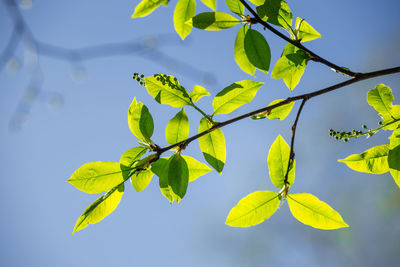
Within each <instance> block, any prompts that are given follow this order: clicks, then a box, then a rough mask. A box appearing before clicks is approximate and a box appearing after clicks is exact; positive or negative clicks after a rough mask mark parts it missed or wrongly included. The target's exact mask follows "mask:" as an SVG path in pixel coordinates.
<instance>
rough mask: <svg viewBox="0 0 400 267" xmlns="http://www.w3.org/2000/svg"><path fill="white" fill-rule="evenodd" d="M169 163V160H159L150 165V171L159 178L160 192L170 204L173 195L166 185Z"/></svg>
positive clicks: (172, 200)
mask: <svg viewBox="0 0 400 267" xmlns="http://www.w3.org/2000/svg"><path fill="white" fill-rule="evenodd" d="M169 163H170V161H169V158H160V159H158V160H157V161H155V162H153V163H152V164H151V171H152V172H153V173H155V174H156V175H157V176H158V177H159V185H160V191H161V193H162V194H163V195H164V196H165V197H166V198H167V199H168V201H169V202H170V203H171V204H172V202H174V199H175V194H174V192H172V189H171V187H170V186H169V183H168V170H169Z"/></svg>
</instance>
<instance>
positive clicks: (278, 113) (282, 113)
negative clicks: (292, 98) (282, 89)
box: [251, 99, 294, 120]
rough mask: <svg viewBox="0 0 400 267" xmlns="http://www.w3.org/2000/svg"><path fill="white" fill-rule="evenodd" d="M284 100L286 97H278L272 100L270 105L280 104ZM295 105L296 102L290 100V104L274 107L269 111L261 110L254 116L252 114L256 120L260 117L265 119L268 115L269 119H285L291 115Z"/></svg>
mask: <svg viewBox="0 0 400 267" xmlns="http://www.w3.org/2000/svg"><path fill="white" fill-rule="evenodd" d="M284 100H285V99H276V100H274V101H272V102H271V103H269V104H268V107H269V106H272V105H275V104H278V103H280V102H282V101H284ZM293 106H294V102H289V103H288V104H285V105H282V106H279V107H277V108H274V109H273V110H271V111H269V112H267V111H266V112H261V113H258V114H256V115H253V116H251V118H252V119H254V120H258V119H264V118H266V117H268V119H270V120H273V119H279V120H284V119H285V118H286V117H287V116H288V115H289V113H290V111H291V110H292V108H293Z"/></svg>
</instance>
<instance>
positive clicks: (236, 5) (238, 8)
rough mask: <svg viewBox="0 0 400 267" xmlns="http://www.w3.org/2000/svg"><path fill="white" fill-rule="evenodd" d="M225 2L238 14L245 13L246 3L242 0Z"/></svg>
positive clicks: (226, 0)
mask: <svg viewBox="0 0 400 267" xmlns="http://www.w3.org/2000/svg"><path fill="white" fill-rule="evenodd" d="M225 2H226V5H227V6H228V8H229V9H230V11H232V12H233V13H236V14H238V15H243V13H244V5H243V4H242V3H241V2H240V0H225Z"/></svg>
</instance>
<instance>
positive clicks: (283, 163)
mask: <svg viewBox="0 0 400 267" xmlns="http://www.w3.org/2000/svg"><path fill="white" fill-rule="evenodd" d="M289 154H290V147H289V145H288V144H287V143H286V141H285V139H283V137H282V136H280V135H278V137H277V138H276V139H275V141H274V143H273V144H272V145H271V148H270V149H269V153H268V159H267V162H268V168H269V177H270V179H271V181H272V183H273V184H274V185H275V186H276V187H278V188H282V187H283V185H284V181H285V175H286V172H287V168H288V165H289ZM295 166H296V162H295V160H293V164H291V165H290V170H289V174H288V180H287V182H288V184H289V185H292V184H293V183H294V175H295V171H294V170H295Z"/></svg>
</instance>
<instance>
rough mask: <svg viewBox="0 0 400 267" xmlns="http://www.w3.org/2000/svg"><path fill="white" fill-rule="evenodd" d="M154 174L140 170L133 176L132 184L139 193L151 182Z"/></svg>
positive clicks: (147, 170)
mask: <svg viewBox="0 0 400 267" xmlns="http://www.w3.org/2000/svg"><path fill="white" fill-rule="evenodd" d="M152 177H153V172H152V171H151V170H150V169H146V170H140V171H137V172H135V173H134V174H132V176H131V183H132V186H133V188H135V190H136V191H137V192H141V191H143V190H144V189H145V188H146V187H147V186H148V185H149V184H150V182H151V178H152Z"/></svg>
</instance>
